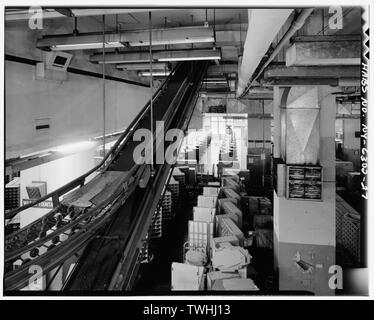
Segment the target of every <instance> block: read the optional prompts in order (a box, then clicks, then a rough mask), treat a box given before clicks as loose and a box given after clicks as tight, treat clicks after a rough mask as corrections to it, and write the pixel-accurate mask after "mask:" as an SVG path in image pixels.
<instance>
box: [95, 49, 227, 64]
mask: <svg viewBox="0 0 374 320" xmlns="http://www.w3.org/2000/svg"><path fill="white" fill-rule="evenodd" d="M152 58H153V60H154V61H158V62H162V61H164V62H167V61H192V60H220V59H221V51H220V50H219V49H215V50H214V49H209V50H199V49H196V50H166V51H154V52H153V53H152ZM90 61H91V62H94V63H109V64H116V63H118V64H121V63H147V62H149V61H150V54H149V52H147V51H140V52H124V53H108V54H106V55H105V61H103V57H102V55H101V54H94V55H92V56H91V57H90Z"/></svg>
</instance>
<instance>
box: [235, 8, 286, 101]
mask: <svg viewBox="0 0 374 320" xmlns="http://www.w3.org/2000/svg"><path fill="white" fill-rule="evenodd" d="M292 11H293V10H292V9H249V10H248V30H247V37H246V40H245V44H244V52H243V58H242V61H241V64H240V65H239V72H238V73H239V79H238V89H237V95H238V96H240V95H241V94H242V93H243V91H244V90H245V88H246V85H247V83H248V80H249V79H250V78H251V77H252V75H253V73H254V72H255V70H256V68H257V66H258V64H259V63H260V61H261V59H262V58H263V56H264V55H265V53H266V52H267V51H268V49H269V46H270V44H271V43H272V42H273V40H274V38H275V37H276V35H277V34H278V32H279V30H280V29H281V27H282V26H283V24H284V23H285V22H286V20H287V18H288V17H289V16H290V14H291V13H292Z"/></svg>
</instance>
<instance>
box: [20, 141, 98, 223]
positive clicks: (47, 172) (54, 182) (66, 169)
mask: <svg viewBox="0 0 374 320" xmlns="http://www.w3.org/2000/svg"><path fill="white" fill-rule="evenodd" d="M94 151H95V148H91V149H89V150H85V151H83V152H79V153H76V154H73V155H70V156H67V157H64V158H60V159H57V160H54V161H51V162H47V163H45V164H42V165H40V166H37V167H33V168H30V169H27V170H23V171H22V172H21V177H20V178H21V179H20V181H21V183H20V188H21V201H22V199H28V195H27V191H26V186H27V185H29V184H30V183H31V182H32V181H45V182H47V193H50V192H52V191H54V190H56V189H58V188H60V187H62V186H63V185H65V184H66V183H68V182H70V181H71V180H73V179H75V178H77V177H79V176H81V175H82V174H84V173H86V172H87V171H89V170H90V169H92V168H93V167H94ZM48 211H49V210H48V209H41V208H30V209H27V210H25V211H23V212H22V213H21V215H20V223H21V228H22V227H24V226H26V225H28V224H29V223H31V222H32V221H34V220H36V219H37V218H39V217H40V216H42V215H44V214H45V213H46V212H48Z"/></svg>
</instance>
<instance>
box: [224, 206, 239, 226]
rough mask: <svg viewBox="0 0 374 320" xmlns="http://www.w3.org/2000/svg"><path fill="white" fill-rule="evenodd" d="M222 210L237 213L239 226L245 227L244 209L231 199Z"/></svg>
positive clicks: (226, 212)
mask: <svg viewBox="0 0 374 320" xmlns="http://www.w3.org/2000/svg"><path fill="white" fill-rule="evenodd" d="M222 209H223V210H222V211H223V213H225V214H235V215H236V216H237V217H238V227H239V228H240V229H241V228H242V227H243V213H242V211H241V210H240V209H239V208H238V207H237V206H236V205H235V204H233V203H232V202H231V201H226V202H224V203H223V205H222Z"/></svg>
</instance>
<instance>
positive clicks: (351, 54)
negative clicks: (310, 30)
mask: <svg viewBox="0 0 374 320" xmlns="http://www.w3.org/2000/svg"><path fill="white" fill-rule="evenodd" d="M360 63H361V42H360V41H333V42H326V41H315V42H311V41H307V42H295V43H294V44H292V45H291V46H290V47H289V48H288V49H287V51H286V66H323V65H360Z"/></svg>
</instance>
